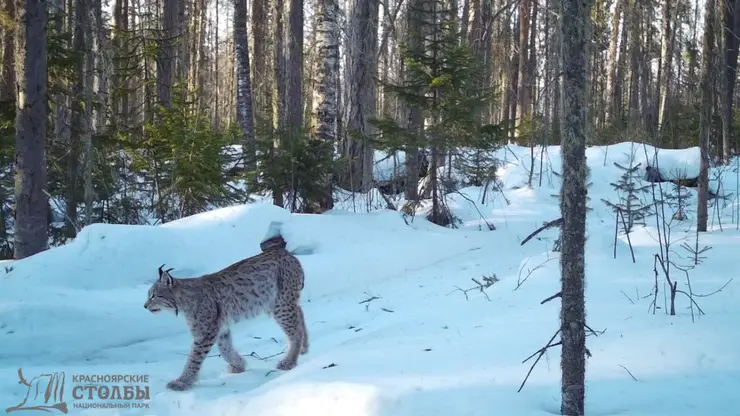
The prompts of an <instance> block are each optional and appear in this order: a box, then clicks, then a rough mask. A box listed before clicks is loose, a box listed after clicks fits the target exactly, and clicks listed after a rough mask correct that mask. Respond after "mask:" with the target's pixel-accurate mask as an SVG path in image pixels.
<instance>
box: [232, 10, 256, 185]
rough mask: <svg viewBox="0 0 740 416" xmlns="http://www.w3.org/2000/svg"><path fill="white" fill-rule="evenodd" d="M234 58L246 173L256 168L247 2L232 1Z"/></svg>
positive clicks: (237, 105) (237, 110)
mask: <svg viewBox="0 0 740 416" xmlns="http://www.w3.org/2000/svg"><path fill="white" fill-rule="evenodd" d="M234 56H235V59H236V114H237V118H238V122H239V127H240V129H241V133H242V142H243V146H244V149H243V152H244V166H245V168H246V169H247V170H248V171H252V170H254V169H255V167H256V165H255V163H256V162H255V160H256V159H255V149H256V140H255V135H254V113H253V110H252V82H251V80H250V70H249V39H248V37H247V0H235V1H234Z"/></svg>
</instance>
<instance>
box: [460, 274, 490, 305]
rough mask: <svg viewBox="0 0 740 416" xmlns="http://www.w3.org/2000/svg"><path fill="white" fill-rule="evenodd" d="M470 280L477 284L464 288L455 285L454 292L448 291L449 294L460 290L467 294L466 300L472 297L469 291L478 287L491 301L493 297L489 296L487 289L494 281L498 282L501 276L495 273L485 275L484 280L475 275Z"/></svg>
mask: <svg viewBox="0 0 740 416" xmlns="http://www.w3.org/2000/svg"><path fill="white" fill-rule="evenodd" d="M470 280H472V281H473V282H474V283H475V284H476V285H477V286H474V287H471V288H469V289H463V288H461V287H459V286H455V290H453V291H452V292H450V293H448V295H450V294H452V293H455V292H457V291H460V292H462V293H463V295H465V300H470V298H469V297H468V292H470V291H472V290H476V289H477V290H478V291H479V292H480V293H482V294H483V296H485V297H486V299H487V300H488V301H489V302H490V301H491V298H490V297H488V293H486V289H488V288H489V287H491V286H493V285H494V283H496V282H498V281H499V278H498V277H496V275H495V274H492V275H491V276H483V282H480V281H478V280H477V279H475V278H474V277H471V278H470Z"/></svg>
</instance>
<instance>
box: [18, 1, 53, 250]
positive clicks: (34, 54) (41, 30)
mask: <svg viewBox="0 0 740 416" xmlns="http://www.w3.org/2000/svg"><path fill="white" fill-rule="evenodd" d="M16 5H17V6H16V14H17V19H16V24H17V26H16V29H17V30H16V36H15V40H16V47H15V52H16V58H15V62H16V72H15V73H16V85H17V88H16V91H17V94H18V96H17V97H16V120H15V201H16V208H15V235H14V240H15V243H14V251H15V253H14V255H15V258H16V259H22V258H26V257H29V256H32V255H34V254H36V253H39V252H41V251H44V250H46V249H47V248H48V246H49V242H48V237H47V235H48V232H47V227H48V219H49V204H48V198H47V195H46V146H45V145H46V117H47V109H46V106H47V100H48V95H47V87H46V82H47V77H48V73H47V72H48V71H47V61H46V60H47V49H46V27H47V20H48V16H47V10H46V1H43V0H19V1H18V3H16Z"/></svg>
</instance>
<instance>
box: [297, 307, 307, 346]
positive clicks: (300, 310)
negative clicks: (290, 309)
mask: <svg viewBox="0 0 740 416" xmlns="http://www.w3.org/2000/svg"><path fill="white" fill-rule="evenodd" d="M296 309H298V319H299V320H300V323H301V333H302V335H303V336H302V337H301V338H302V339H303V342H302V343H301V354H306V353H307V352H308V330H307V329H306V317H305V316H304V315H303V308H301V305H298V304H296Z"/></svg>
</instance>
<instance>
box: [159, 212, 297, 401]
mask: <svg viewBox="0 0 740 416" xmlns="http://www.w3.org/2000/svg"><path fill="white" fill-rule="evenodd" d="M271 227H272V225H271ZM270 240H272V241H271V243H275V242H277V244H268V245H266V246H265V245H263V247H262V248H263V251H262V253H260V254H257V255H256V256H253V257H249V258H246V259H244V260H241V261H238V262H236V263H234V264H232V265H230V266H228V267H226V268H225V269H222V270H220V271H218V272H215V273H210V274H206V275H203V276H200V277H195V278H183V279H175V278H173V277H172V275H171V274H170V271H172V270H173V269H168V270H163V266H164V265H162V266H160V267H159V278H158V279H157V281H156V282H155V283H154V284H153V285H152V287H151V288H150V289H149V297H148V299H147V301H146V303H145V304H144V307H145V308H146V309H147V310H149V311H151V312H152V313H158V312H161V311H169V312H173V313H175V314H176V315H180V314H182V315H183V316H184V317H185V319H186V321H187V324H188V328H189V329H190V333H191V335H192V336H193V345H192V348H191V350H190V354H189V355H188V359H187V363H186V364H185V368H184V369H183V371H182V373H181V374H180V376H179V377H178V378H177V379H175V380H173V381H170V382H169V383H167V387H168V388H169V389H172V390H178V391H182V390H187V389H188V388H190V387H191V386H192V385H193V383H195V381H196V380H197V378H198V373H199V372H200V368H201V366H202V364H203V361H204V360H205V358H206V356H207V355H208V353H209V352H210V351H211V349H212V348H213V345H214V344H215V345H217V346H218V350H219V352H220V353H221V357H222V358H223V359H224V360H225V361H226V363H227V364H228V371H229V372H230V373H241V372H243V371H244V370H245V368H246V361H245V360H244V357H242V355H241V354H239V353H238V352H237V351H236V349H235V348H234V346H233V343H232V339H231V330H230V328H229V326H230V325H232V324H235V323H237V322H239V321H242V320H245V319H251V318H254V317H256V316H258V315H261V314H263V313H264V314H267V315H269V316H271V317H272V318H273V319H275V321H276V322H277V323H278V324H279V325H280V327H281V328H282V330H283V332H285V335H286V336H287V338H288V344H289V345H288V351H287V352H286V353H285V355H284V357H283V359H282V360H281V361H280V362H279V363H278V364H277V368H278V369H280V370H291V369H292V368H294V367H295V366H296V364H297V361H298V355H299V353H300V354H305V353H307V352H308V332H307V330H306V322H305V318H304V315H303V310H302V308H301V306H300V294H301V290H302V289H303V286H304V271H303V267H302V266H301V263H300V262H299V261H298V259H297V258H296V257H295V256H294V255H293V254H291V253H290V252H288V251H287V250H286V249H285V247H286V244H285V242H284V240H283V239H282V236H280V235H278V236H273V237H271V238H270ZM281 240H282V243H281V242H280V241H281Z"/></svg>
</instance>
